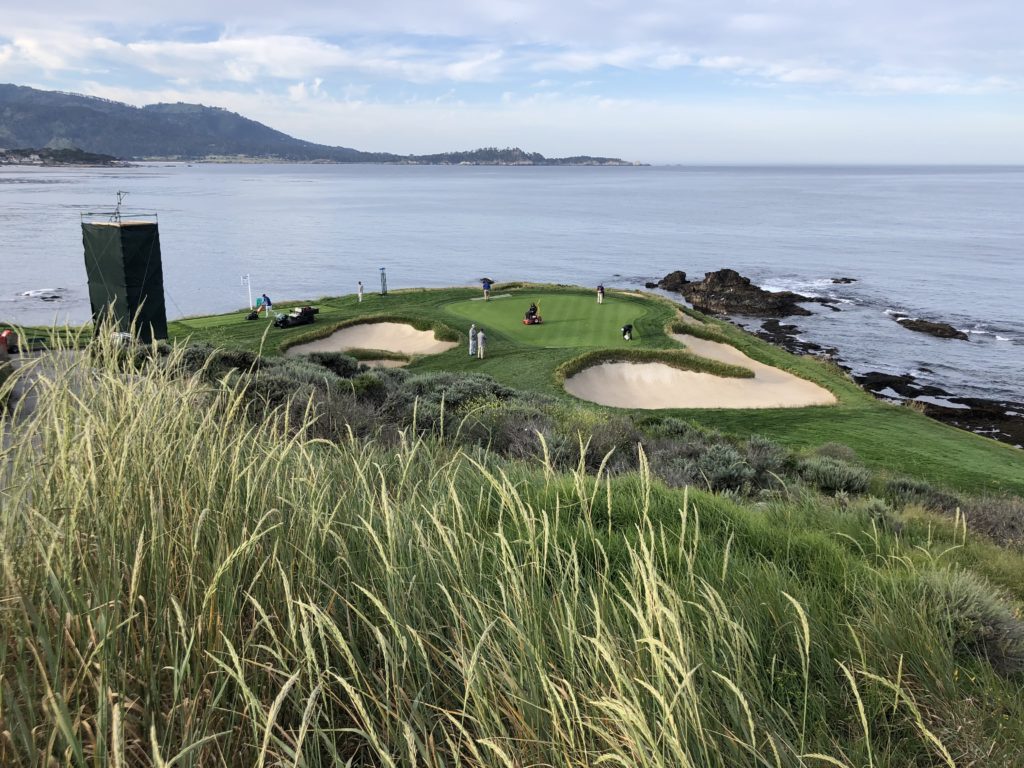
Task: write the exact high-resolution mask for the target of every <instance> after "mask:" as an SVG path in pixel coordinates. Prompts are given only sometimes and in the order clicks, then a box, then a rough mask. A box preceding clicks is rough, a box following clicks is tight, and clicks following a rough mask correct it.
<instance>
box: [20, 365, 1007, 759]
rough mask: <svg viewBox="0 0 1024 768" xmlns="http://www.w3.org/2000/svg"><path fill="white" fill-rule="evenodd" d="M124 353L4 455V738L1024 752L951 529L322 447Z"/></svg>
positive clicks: (499, 465) (355, 445)
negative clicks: (896, 529)
mask: <svg viewBox="0 0 1024 768" xmlns="http://www.w3.org/2000/svg"><path fill="white" fill-rule="evenodd" d="M109 353H110V351H109V350H108V351H107V353H105V354H102V355H101V357H100V358H99V359H100V360H107V361H108V362H107V363H105V364H103V363H97V364H93V363H90V362H89V361H88V360H87V359H86V358H81V359H80V360H79V361H78V362H77V363H76V364H75V365H73V366H72V367H71V369H70V370H69V371H68V372H66V373H65V374H64V375H58V376H55V377H54V379H53V380H52V381H48V380H44V381H43V382H41V383H40V384H39V385H38V388H39V401H38V406H37V411H36V412H35V414H34V415H32V416H31V417H27V418H24V419H21V417H20V416H19V415H18V414H15V416H16V417H18V418H19V419H20V420H19V421H18V423H17V428H16V430H15V431H14V432H13V434H12V442H11V445H10V447H9V448H7V449H5V455H4V470H3V472H4V474H3V479H2V482H0V488H2V491H0V564H2V571H0V632H2V634H0V718H2V727H0V763H3V764H5V765H7V764H10V765H47V764H53V763H56V764H70V765H86V764H95V765H147V764H153V765H171V764H173V765H196V766H200V765H203V766H205V765H267V764H273V765H335V764H342V765H343V764H351V765H394V766H398V765H403V766H414V765H426V766H441V765H466V766H490V765H494V766H509V765H517V766H518V765H523V766H528V765H529V766H532V765H537V766H540V765H560V766H561V765H566V766H592V765H597V764H605V763H607V764H617V765H644V766H648V765H650V766H680V765H693V766H744V765H751V766H755V765H758V766H777V765H781V766H803V765H806V766H815V765H840V766H847V765H848V766H861V765H876V766H883V765H893V766H907V765H920V766H926V765H927V766H934V765H974V764H979V765H980V764H985V765H1014V764H1019V763H1020V760H1021V759H1022V758H1024V734H1022V732H1021V726H1020V723H1021V722H1022V721H1024V695H1022V694H1024V687H1022V682H1021V677H1020V676H1019V674H1018V673H1017V671H1016V670H1015V668H1014V667H1013V666H1012V665H1013V663H1014V659H1015V658H1016V657H1014V656H1013V655H1012V650H1013V649H1012V648H1011V649H1010V651H1011V653H1010V655H1009V656H1006V657H1005V658H1004V657H1002V656H999V655H998V653H997V651H998V647H997V646H996V645H991V644H986V641H985V637H986V635H985V634H984V633H983V632H980V630H979V629H978V627H977V626H976V623H977V622H975V624H970V623H969V622H968V623H967V624H965V621H966V618H965V617H969V616H970V615H972V614H970V613H969V612H967V613H965V610H964V609H963V608H958V607H957V606H958V605H960V603H958V602H956V601H955V600H952V599H950V595H951V594H953V591H954V590H955V588H957V585H959V584H960V581H961V580H962V579H967V580H968V582H969V588H968V590H967V591H968V592H970V590H971V589H975V588H976V590H975V591H977V592H978V593H979V594H980V595H982V598H979V599H982V600H983V601H988V602H986V603H985V605H990V606H994V608H993V610H994V611H995V612H996V613H997V614H998V615H999V616H1002V617H1003V618H1004V619H1006V621H1007V622H1010V623H1009V624H1007V626H1010V627H1011V628H1012V626H1013V625H1012V621H1010V619H1008V618H1006V617H1008V616H1009V613H1008V612H1009V611H1011V610H1012V607H1011V606H1010V604H1009V603H1004V602H1002V601H1001V600H1000V599H999V598H998V597H997V596H995V593H994V592H993V591H992V589H991V587H988V586H987V585H986V584H985V582H984V581H983V580H978V579H976V578H975V577H974V576H973V575H972V574H971V573H970V572H964V571H961V565H962V561H961V560H960V553H961V552H962V551H964V549H965V547H966V545H967V544H968V543H971V542H969V541H968V539H967V538H966V537H967V534H966V532H965V531H964V530H963V529H962V527H961V526H959V525H957V526H950V527H949V529H948V530H939V529H934V530H933V529H932V527H931V526H930V525H922V526H919V527H914V526H911V527H909V529H908V531H907V532H906V534H905V535H906V537H907V539H906V541H904V540H903V539H901V538H900V537H898V536H896V535H894V534H893V533H892V532H887V531H886V530H883V529H880V528H878V526H877V525H876V523H875V521H874V518H873V517H872V516H871V514H870V512H869V511H864V512H858V511H857V510H856V509H848V510H845V511H843V510H841V509H839V508H837V507H835V506H834V502H831V501H826V500H823V499H820V498H817V497H806V498H797V499H789V500H787V499H784V498H780V499H779V500H777V501H774V502H771V503H768V504H764V505H756V506H739V505H737V504H735V503H733V502H731V501H729V500H728V499H725V498H722V497H715V496H710V495H706V494H700V493H694V494H693V495H692V496H691V497H689V498H687V496H686V495H685V494H684V493H683V492H676V491H669V490H667V489H665V488H664V487H661V486H659V485H657V484H656V483H654V482H652V480H651V477H650V474H649V473H648V472H647V471H645V470H643V469H642V470H641V471H640V472H639V473H635V474H630V475H626V476H623V477H621V478H617V479H614V480H613V479H609V478H606V477H602V476H601V475H600V474H599V475H597V476H594V475H588V474H587V473H585V472H584V471H583V470H582V469H580V470H579V471H577V472H575V473H568V474H559V473H556V472H554V471H552V470H551V468H550V467H547V466H544V465H543V464H541V465H537V466H527V465H522V464H514V463H505V462H501V461H499V460H497V459H495V458H494V457H493V456H491V455H489V454H486V453H478V454H474V455H472V456H469V455H465V454H460V453H453V452H451V451H450V450H448V449H446V448H445V447H444V446H443V445H441V444H438V443H434V442H430V441H423V440H414V439H400V440H398V442H397V443H389V444H377V443H374V442H369V443H364V442H360V441H356V440H351V441H348V442H343V443H342V444H332V443H326V442H323V441H317V440H309V439H306V438H305V437H304V436H303V432H302V430H301V429H298V430H297V429H296V426H297V425H294V424H292V425H288V424H285V423H281V422H279V421H277V420H273V419H272V420H269V421H263V422H261V423H258V424H255V425H254V424H253V423H252V422H251V421H250V420H249V419H248V418H246V416H245V408H246V399H245V397H244V393H242V392H240V391H239V390H237V389H233V388H230V387H227V386H221V387H216V386H213V387H211V386H210V385H208V384H204V383H202V379H201V378H199V377H194V378H187V379H182V378H180V377H178V376H175V375H173V370H174V368H175V355H176V354H177V353H174V354H172V356H171V357H170V358H169V359H168V361H167V362H168V365H167V367H166V368H161V369H159V370H150V371H147V372H146V373H145V374H144V375H138V374H132V375H126V374H124V373H122V372H121V370H120V368H119V366H118V365H116V364H114V363H113V362H109V361H112V359H113V357H114V356H113V355H112V354H109ZM4 427H5V428H9V427H10V425H9V424H5V425H4ZM1006 558H1008V559H1007V562H1006V566H1005V567H1006V568H1007V569H1008V570H1010V571H1012V570H1014V569H1018V570H1017V572H1018V573H1021V572H1022V571H1021V570H1019V569H1020V568H1021V562H1020V558H1019V557H1016V556H1013V555H1011V554H1006ZM971 594H974V592H971ZM1000 610H1002V611H1004V612H1003V613H999V611H1000ZM993 627H995V628H996V629H998V626H997V625H986V627H985V628H986V629H987V630H988V629H992V628H993ZM1000 665H1005V666H1004V667H1000Z"/></svg>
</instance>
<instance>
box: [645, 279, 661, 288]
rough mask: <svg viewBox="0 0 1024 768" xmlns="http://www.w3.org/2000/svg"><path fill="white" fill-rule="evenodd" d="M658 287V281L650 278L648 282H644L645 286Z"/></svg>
mask: <svg viewBox="0 0 1024 768" xmlns="http://www.w3.org/2000/svg"><path fill="white" fill-rule="evenodd" d="M657 287H658V284H657V283H652V282H651V281H650V280H648V281H647V282H646V283H644V288H657Z"/></svg>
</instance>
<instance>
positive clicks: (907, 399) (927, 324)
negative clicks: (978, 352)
mask: <svg viewBox="0 0 1024 768" xmlns="http://www.w3.org/2000/svg"><path fill="white" fill-rule="evenodd" d="M855 281H856V278H852V277H836V278H833V282H834V283H837V284H849V283H852V282H855ZM646 285H647V287H648V288H661V289H663V290H668V291H673V292H678V293H680V294H681V296H682V297H683V298H684V299H686V300H687V301H688V302H689V303H690V304H692V305H693V306H694V307H695V308H696V309H698V310H700V311H701V312H705V313H707V314H712V315H718V316H721V317H724V318H726V319H728V320H730V321H731V322H734V323H736V324H737V325H739V326H740V327H742V328H744V329H745V330H748V331H749V332H751V333H753V334H754V335H756V336H757V337H759V338H761V339H763V340H765V341H768V342H770V343H772V344H775V345H776V346H779V347H782V348H783V349H785V350H786V351H788V352H792V353H793V354H797V355H815V356H817V357H821V358H823V359H827V360H829V361H830V362H833V363H835V364H836V365H838V366H839V367H841V368H843V369H844V370H845V371H847V373H849V374H850V375H851V378H853V380H854V381H856V382H857V383H858V384H859V385H860V386H861V387H863V388H864V389H865V390H867V391H868V392H871V393H872V394H873V395H874V396H875V397H877V398H879V399H882V400H887V401H889V402H899V403H909V404H911V406H912V407H914V408H917V409H919V410H920V411H921V412H922V413H924V414H925V415H926V416H929V417H931V418H933V419H935V420H937V421H941V422H943V423H945V424H950V425H951V426H954V427H958V428H960V429H964V430H966V431H968V432H974V433H976V434H979V435H983V436H985V437H989V438H992V439H993V440H998V441H1000V442H1003V443H1006V444H1008V445H1012V446H1015V447H1018V448H1024V403H1017V402H1012V401H1009V400H1001V399H987V398H978V397H960V396H957V395H954V394H952V393H950V392H948V391H946V390H944V389H942V388H941V387H938V386H935V385H931V384H921V383H919V382H918V381H917V379H916V378H915V377H914V376H913V375H911V374H909V373H905V374H890V373H883V372H881V371H868V372H866V373H857V374H854V373H853V372H852V369H851V368H850V366H848V365H846V364H845V363H844V362H843V360H842V357H841V352H840V350H838V349H837V348H835V347H825V346H822V345H820V344H815V343H814V342H809V341H806V340H803V339H801V338H800V337H799V333H800V329H799V327H798V326H796V325H795V324H793V323H786V322H783V320H784V319H785V318H788V317H793V316H806V315H810V314H812V313H811V312H810V311H809V310H808V309H806V308H805V307H802V306H800V304H805V303H810V302H814V303H818V304H823V305H825V306H828V307H829V308H830V309H832V310H833V311H837V312H838V311H840V310H839V308H838V307H836V306H834V303H833V302H832V301H831V300H830V299H822V298H817V297H810V296H801V295H800V294H796V293H792V292H790V291H777V292H772V291H765V290H764V289H762V288H759V287H757V286H755V285H752V284H751V282H750V279H749V278H746V277H743V276H742V275H740V274H739V273H737V272H736V271H735V270H732V269H722V270H718V271H717V272H709V273H707V274H706V275H705V276H704V279H703V280H701V281H690V280H687V279H686V273H685V272H682V271H681V270H677V271H675V272H671V273H669V274H668V275H666V276H665V277H664V278H662V279H661V280H660V281H657V282H648V283H646ZM737 316H739V317H742V318H744V319H749V318H758V319H760V320H761V322H760V323H759V324H757V325H752V324H750V323H748V322H743V321H742V320H739V319H738V318H737ZM893 319H894V320H895V321H896V322H898V323H899V324H900V325H902V326H903V327H904V328H907V329H908V330H911V331H916V332H919V333H927V334H930V335H932V336H936V337H938V338H945V339H958V340H966V339H967V338H968V337H967V335H966V334H964V333H963V332H961V331H958V330H957V329H956V328H954V327H953V326H951V325H949V324H948V323H942V322H936V321H930V320H920V319H918V318H910V317H907V316H906V315H901V314H894V315H893Z"/></svg>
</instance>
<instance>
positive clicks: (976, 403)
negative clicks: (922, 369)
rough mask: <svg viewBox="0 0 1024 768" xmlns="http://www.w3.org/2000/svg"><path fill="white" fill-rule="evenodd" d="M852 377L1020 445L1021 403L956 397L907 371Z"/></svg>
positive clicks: (941, 417)
mask: <svg viewBox="0 0 1024 768" xmlns="http://www.w3.org/2000/svg"><path fill="white" fill-rule="evenodd" d="M853 378H854V381H856V382H857V383H858V384H860V385H861V386H862V387H864V389H866V390H868V391H869V392H871V393H872V394H873V395H875V396H876V397H880V398H883V399H886V400H896V401H916V402H917V403H919V404H920V406H919V407H921V408H922V410H923V411H924V414H925V416H930V417H931V418H933V419H935V420H936V421H941V422H944V423H946V424H950V425H952V426H954V427H959V428H960V429H965V430H967V431H968V432H974V433H976V434H979V435H984V436H985V437H990V438H992V439H993V440H998V441H1000V442H1002V443H1007V444H1009V445H1015V446H1018V447H1019V446H1024V403H1014V402H1010V401H1007V400H988V399H985V398H980V397H957V396H956V395H952V394H950V393H949V392H947V391H946V390H944V389H942V388H941V387H936V386H935V385H933V384H922V383H921V382H919V381H918V380H917V379H916V378H915V377H914V376H912V375H911V374H909V373H904V374H894V373H882V372H881V371H868V372H867V373H860V374H856V375H855V376H854V377H853ZM922 398H923V399H922Z"/></svg>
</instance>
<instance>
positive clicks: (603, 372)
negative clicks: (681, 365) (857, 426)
mask: <svg viewBox="0 0 1024 768" xmlns="http://www.w3.org/2000/svg"><path fill="white" fill-rule="evenodd" d="M673 338H674V339H676V340H677V341H680V342H682V343H683V344H685V345H686V347H687V348H688V349H689V350H690V351H691V352H692V353H694V354H695V355H700V356H701V357H706V358H709V359H711V360H719V361H721V362H723V363H729V364H731V365H738V366H741V367H743V368H749V369H750V370H752V371H753V372H754V378H752V379H733V378H726V377H723V376H713V375H711V374H710V373H697V372H695V371H682V370H679V369H678V368H673V367H672V366H669V365H665V364H664V363H602V364H601V365H595V366H593V367H591V368H587V369H585V370H583V371H580V372H579V373H578V374H576V375H575V376H572V377H570V378H569V379H567V380H566V382H565V389H566V391H567V392H568V393H569V394H570V395H574V396H575V397H578V398H580V399H581V400H589V401H590V402H592V403H598V404H599V405H609V406H612V407H615V408H645V409H656V408H802V407H804V406H808V405H831V404H832V403H835V402H836V398H835V396H834V395H833V394H832V393H831V392H829V391H828V390H827V389H824V388H823V387H819V386H818V385H817V384H814V383H812V382H810V381H807V380H805V379H801V378H800V377H798V376H794V375H793V374H791V373H787V372H786V371H782V370H779V369H778V368H773V367H772V366H770V365H765V364H764V363H759V362H757V361H756V360H752V359H751V358H749V357H747V356H746V355H745V354H743V353H742V352H740V351H739V350H738V349H736V348H735V347H731V346H729V345H728V344H720V343H718V342H715V341H705V340H704V339H698V338H697V337H695V336H688V335H684V334H676V335H674V336H673Z"/></svg>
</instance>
